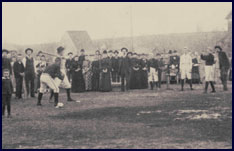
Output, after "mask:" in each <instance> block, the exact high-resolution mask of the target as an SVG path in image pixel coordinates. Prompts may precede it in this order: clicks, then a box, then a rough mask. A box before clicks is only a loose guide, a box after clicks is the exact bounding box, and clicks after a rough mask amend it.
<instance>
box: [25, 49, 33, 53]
mask: <svg viewBox="0 0 234 151" xmlns="http://www.w3.org/2000/svg"><path fill="white" fill-rule="evenodd" d="M28 51H31V52H32V53H33V50H32V48H27V49H25V53H27V52H28Z"/></svg>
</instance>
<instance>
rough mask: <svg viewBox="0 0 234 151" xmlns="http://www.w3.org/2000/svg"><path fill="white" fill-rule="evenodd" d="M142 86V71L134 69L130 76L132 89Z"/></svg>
mask: <svg viewBox="0 0 234 151" xmlns="http://www.w3.org/2000/svg"><path fill="white" fill-rule="evenodd" d="M140 87H141V72H140V70H132V72H131V76H130V89H140Z"/></svg>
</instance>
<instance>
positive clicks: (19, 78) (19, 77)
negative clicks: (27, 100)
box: [13, 54, 24, 99]
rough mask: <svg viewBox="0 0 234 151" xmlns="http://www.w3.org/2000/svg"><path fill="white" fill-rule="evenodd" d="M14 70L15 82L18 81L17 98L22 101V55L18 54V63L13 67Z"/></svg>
mask: <svg viewBox="0 0 234 151" xmlns="http://www.w3.org/2000/svg"><path fill="white" fill-rule="evenodd" d="M13 70H14V74H15V81H16V98H17V99H22V87H23V77H24V65H23V63H22V55H21V54H18V56H17V61H16V62H15V63H14V65H13Z"/></svg>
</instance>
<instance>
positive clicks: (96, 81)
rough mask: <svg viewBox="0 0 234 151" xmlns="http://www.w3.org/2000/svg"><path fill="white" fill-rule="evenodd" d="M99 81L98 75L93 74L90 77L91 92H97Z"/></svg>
mask: <svg viewBox="0 0 234 151" xmlns="http://www.w3.org/2000/svg"><path fill="white" fill-rule="evenodd" d="M99 79H100V73H99V72H93V76H92V90H93V91H98V90H99Z"/></svg>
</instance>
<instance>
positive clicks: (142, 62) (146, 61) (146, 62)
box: [140, 59, 148, 70]
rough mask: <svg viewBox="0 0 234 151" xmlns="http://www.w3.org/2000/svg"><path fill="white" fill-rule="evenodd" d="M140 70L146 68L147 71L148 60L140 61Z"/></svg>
mask: <svg viewBox="0 0 234 151" xmlns="http://www.w3.org/2000/svg"><path fill="white" fill-rule="evenodd" d="M140 64H141V69H142V70H143V68H147V69H148V60H144V59H142V60H141V63H140Z"/></svg>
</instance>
